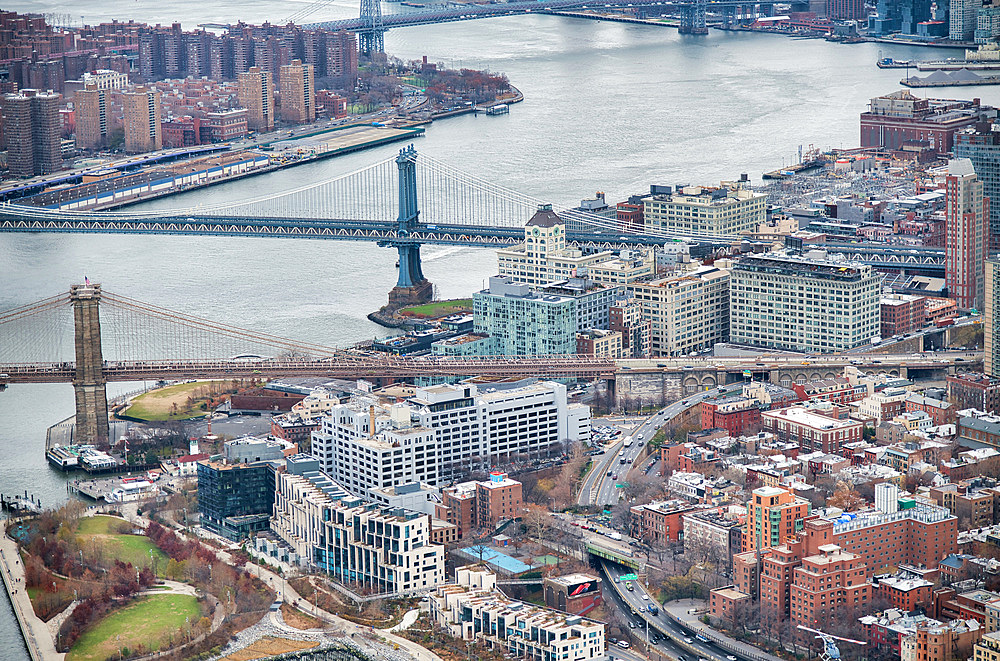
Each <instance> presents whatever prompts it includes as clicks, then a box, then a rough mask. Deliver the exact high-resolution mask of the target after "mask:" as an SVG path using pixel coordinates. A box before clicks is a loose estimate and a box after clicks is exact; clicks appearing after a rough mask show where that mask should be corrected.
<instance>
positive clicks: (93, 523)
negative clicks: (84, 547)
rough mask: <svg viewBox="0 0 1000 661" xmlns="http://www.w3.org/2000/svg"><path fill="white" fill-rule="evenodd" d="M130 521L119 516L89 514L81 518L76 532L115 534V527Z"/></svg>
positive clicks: (82, 533)
mask: <svg viewBox="0 0 1000 661" xmlns="http://www.w3.org/2000/svg"><path fill="white" fill-rule="evenodd" d="M122 523H128V522H127V521H126V520H125V519H123V518H121V517H118V516H104V515H101V514H99V515H97V516H88V517H84V518H82V519H80V523H79V525H78V526H77V529H76V534H78V535H113V534H115V530H114V528H115V527H116V526H117V525H118V524H122Z"/></svg>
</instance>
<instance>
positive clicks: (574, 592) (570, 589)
mask: <svg viewBox="0 0 1000 661" xmlns="http://www.w3.org/2000/svg"><path fill="white" fill-rule="evenodd" d="M599 591H600V582H599V581H597V580H589V581H581V582H579V583H573V584H571V585H569V586H567V587H566V594H567V596H569V597H570V598H571V599H572V598H574V597H580V596H582V595H585V594H590V593H591V592H599Z"/></svg>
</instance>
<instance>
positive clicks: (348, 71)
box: [326, 30, 358, 89]
mask: <svg viewBox="0 0 1000 661" xmlns="http://www.w3.org/2000/svg"><path fill="white" fill-rule="evenodd" d="M326 75H327V76H332V77H335V78H339V79H340V80H341V84H342V85H344V87H346V88H347V89H354V86H355V84H356V83H357V79H358V35H356V34H354V33H353V32H348V31H347V30H339V31H337V32H334V33H333V34H330V35H327V37H326Z"/></svg>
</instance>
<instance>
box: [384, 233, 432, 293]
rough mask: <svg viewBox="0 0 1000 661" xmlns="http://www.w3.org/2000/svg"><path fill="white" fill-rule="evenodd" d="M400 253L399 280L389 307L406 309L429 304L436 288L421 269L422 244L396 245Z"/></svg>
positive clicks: (393, 290)
mask: <svg viewBox="0 0 1000 661" xmlns="http://www.w3.org/2000/svg"><path fill="white" fill-rule="evenodd" d="M395 246H396V250H397V251H398V252H399V280H397V281H396V286H395V287H393V288H392V291H391V292H389V305H390V306H396V307H405V306H407V305H417V304H420V303H427V302H429V301H430V300H431V299H433V297H434V286H433V285H432V284H431V283H430V281H429V280H428V279H427V278H425V277H424V273H423V270H422V269H421V268H420V244H419V243H396V244H395Z"/></svg>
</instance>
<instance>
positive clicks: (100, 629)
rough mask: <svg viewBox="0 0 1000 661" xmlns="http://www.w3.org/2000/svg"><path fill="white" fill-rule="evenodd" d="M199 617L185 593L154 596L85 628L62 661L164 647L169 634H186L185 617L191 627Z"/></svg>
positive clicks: (85, 660) (194, 603)
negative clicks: (139, 647)
mask: <svg viewBox="0 0 1000 661" xmlns="http://www.w3.org/2000/svg"><path fill="white" fill-rule="evenodd" d="M200 617H201V612H200V611H199V609H198V600H197V599H195V598H194V597H192V596H190V595H185V594H156V595H150V596H148V597H141V598H140V599H138V600H137V601H135V602H134V603H132V604H130V605H129V606H127V607H125V608H123V609H122V610H119V611H116V612H114V613H112V614H111V615H108V616H107V617H105V618H104V619H103V620H101V621H100V622H98V623H97V624H95V625H94V626H93V627H91V628H90V629H88V630H87V631H86V632H84V634H83V635H82V636H80V639H79V640H77V641H76V644H75V645H73V648H72V649H71V650H70V651H69V653H68V654H67V655H66V661H104V660H105V659H108V658H111V657H113V656H114V655H116V654H118V651H119V650H120V649H124V648H126V647H127V648H129V649H133V648H135V646H136V645H139V644H142V645H145V646H146V647H149V648H152V649H160V648H161V647H163V646H164V645H165V643H166V642H167V639H168V637H169V635H170V634H171V633H174V634H175V640H176V639H177V637H178V636H183V635H186V628H185V627H186V626H187V625H186V623H185V618H187V619H189V621H190V623H191V624H192V625H193V624H194V623H195V622H197V621H198V619H199V618H200Z"/></svg>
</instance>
